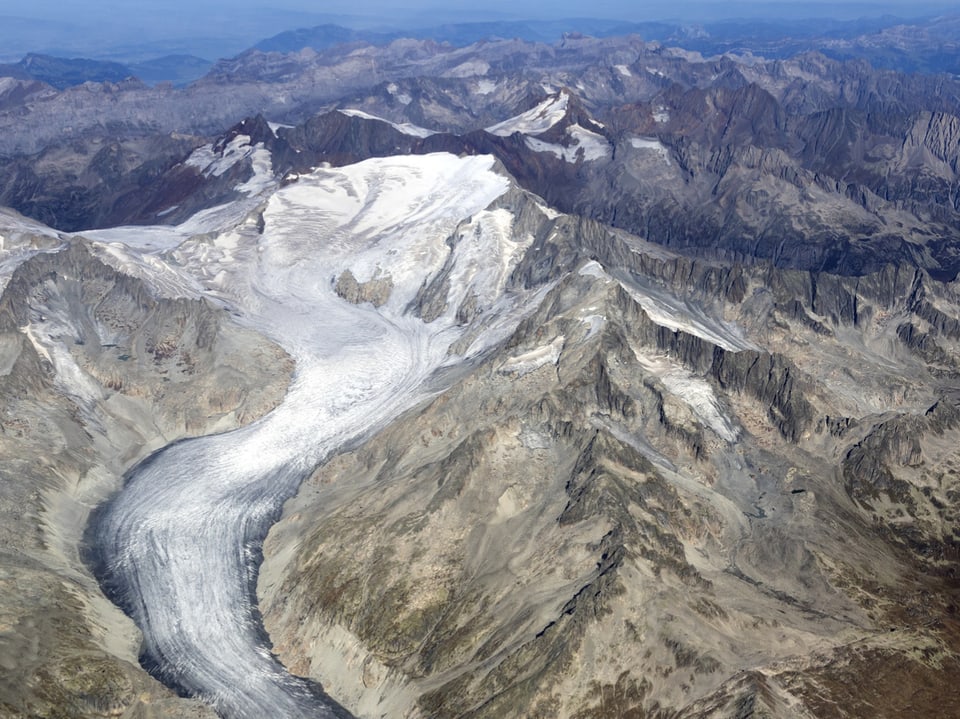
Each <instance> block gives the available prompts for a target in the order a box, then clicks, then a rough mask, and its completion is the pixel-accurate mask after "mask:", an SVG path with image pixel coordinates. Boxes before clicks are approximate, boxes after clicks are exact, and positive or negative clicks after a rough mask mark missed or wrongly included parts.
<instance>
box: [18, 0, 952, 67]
mask: <svg viewBox="0 0 960 719" xmlns="http://www.w3.org/2000/svg"><path fill="white" fill-rule="evenodd" d="M951 10H952V11H953V12H955V13H956V12H958V5H957V2H956V0H917V2H906V1H904V0H879V2H872V3H867V2H853V3H845V2H837V1H836V0H804V1H803V2H797V1H796V0H673V1H670V0H590V2H584V1H583V0H550V1H549V2H548V1H547V0H484V1H483V2H482V3H472V4H469V5H467V4H457V3H450V2H446V3H439V2H438V1H437V0H406V2H404V3H402V4H401V3H397V2H389V1H388V0H325V1H318V0H313V1H310V0H270V1H269V2H264V0H162V1H161V0H122V1H121V0H30V1H29V2H25V1H24V0H0V61H5V62H10V61H15V60H17V59H19V58H20V57H22V56H23V55H24V54H25V53H26V52H30V51H33V52H47V53H49V54H54V55H60V56H84V57H99V58H105V59H111V58H112V59H121V60H125V61H126V60H130V59H147V58H149V57H157V56H158V55H162V54H170V53H179V52H183V53H189V54H198V55H200V56H201V57H204V58H205V59H216V58H218V57H229V56H232V55H235V54H237V53H239V52H241V51H242V50H244V49H246V48H248V47H250V46H251V45H253V44H254V43H255V42H257V41H258V40H261V39H264V38H267V37H270V36H272V35H275V34H277V33H279V32H282V31H284V30H292V29H296V28H300V27H311V26H314V25H319V24H322V23H326V22H333V23H337V24H342V25H347V26H350V27H379V28H385V27H390V28H391V29H392V28H397V27H401V28H402V27H404V26H407V27H409V26H425V25H435V24H438V23H442V22H468V21H477V20H481V21H486V20H498V19H499V20H521V19H531V18H533V19H539V18H560V17H582V16H589V17H595V18H612V19H621V20H629V21H643V20H658V19H674V20H683V21H688V22H697V21H707V20H716V19H719V18H723V17H751V16H753V17H793V18H796V17H821V16H822V17H837V18H840V19H850V18H855V17H862V16H871V17H876V16H878V15H881V14H883V13H889V14H894V15H898V16H903V17H919V16H923V15H934V14H937V13H938V12H948V11H951ZM135 56H139V58H137V57H135Z"/></svg>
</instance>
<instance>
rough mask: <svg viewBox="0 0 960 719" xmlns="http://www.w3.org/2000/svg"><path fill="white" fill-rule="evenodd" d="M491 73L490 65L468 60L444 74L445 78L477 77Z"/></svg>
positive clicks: (481, 61) (480, 61)
mask: <svg viewBox="0 0 960 719" xmlns="http://www.w3.org/2000/svg"><path fill="white" fill-rule="evenodd" d="M488 72H490V64H489V63H487V62H484V61H483V60H468V61H467V62H464V63H461V64H459V65H457V66H456V67H454V68H453V69H451V70H447V71H446V72H445V73H444V77H461V78H462V77H476V76H477V75H486V74H487V73H488Z"/></svg>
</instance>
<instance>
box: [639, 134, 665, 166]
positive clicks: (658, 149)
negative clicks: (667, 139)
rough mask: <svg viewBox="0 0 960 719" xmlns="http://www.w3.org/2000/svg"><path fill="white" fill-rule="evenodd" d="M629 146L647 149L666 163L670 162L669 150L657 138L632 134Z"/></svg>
mask: <svg viewBox="0 0 960 719" xmlns="http://www.w3.org/2000/svg"><path fill="white" fill-rule="evenodd" d="M629 142H630V147H632V148H633V149H635V150H648V151H650V152H653V153H655V154H656V155H657V156H658V157H659V158H660V159H662V160H663V161H664V162H666V163H667V164H669V163H670V151H669V150H668V149H667V148H666V146H665V145H664V144H663V143H662V142H660V141H659V140H657V139H655V138H652V137H637V136H632V137H630V138H629Z"/></svg>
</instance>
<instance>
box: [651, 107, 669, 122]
mask: <svg viewBox="0 0 960 719" xmlns="http://www.w3.org/2000/svg"><path fill="white" fill-rule="evenodd" d="M653 121H654V122H658V123H660V124H663V123H664V122H670V113H669V112H667V108H665V107H658V108H657V109H656V110H654V111H653Z"/></svg>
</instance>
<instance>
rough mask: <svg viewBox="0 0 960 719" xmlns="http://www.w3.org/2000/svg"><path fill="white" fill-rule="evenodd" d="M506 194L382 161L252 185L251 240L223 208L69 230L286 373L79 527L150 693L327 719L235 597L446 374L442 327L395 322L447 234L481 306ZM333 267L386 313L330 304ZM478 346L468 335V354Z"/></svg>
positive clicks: (444, 169)
mask: <svg viewBox="0 0 960 719" xmlns="http://www.w3.org/2000/svg"><path fill="white" fill-rule="evenodd" d="M508 188H509V183H508V180H507V178H505V177H504V176H502V175H500V174H497V173H496V172H495V171H494V160H493V158H491V157H465V158H458V157H455V156H453V155H447V154H435V155H426V156H420V157H403V158H383V159H374V160H367V161H365V162H362V163H358V164H356V165H351V166H348V167H344V168H338V169H330V168H324V169H319V170H316V171H315V172H313V173H312V174H309V175H304V176H302V177H300V178H299V180H298V181H297V182H294V183H292V184H290V185H288V186H286V187H283V188H281V189H277V188H269V190H268V191H265V196H264V197H261V198H260V201H261V202H263V203H265V207H264V209H263V210H262V220H261V221H262V232H260V231H259V230H258V229H257V221H256V220H254V219H251V218H249V217H247V218H245V219H242V220H240V221H237V219H238V214H237V210H236V208H233V210H230V209H229V208H215V210H214V211H208V212H206V213H205V214H203V216H202V217H199V218H194V219H193V220H191V221H189V222H188V223H185V224H184V225H181V226H179V227H175V228H167V229H158V228H152V229H151V228H139V227H131V228H118V229H112V230H109V231H104V232H102V233H87V236H88V237H89V238H90V239H92V240H93V241H94V242H95V243H96V245H97V247H98V251H99V252H100V253H101V254H103V255H104V256H108V257H109V259H110V261H111V262H113V263H114V264H118V265H120V266H122V267H123V268H124V270H125V271H128V272H130V273H131V274H136V275H138V276H141V277H143V278H144V279H146V280H148V281H150V280H152V281H153V282H154V287H155V289H156V291H160V292H174V293H190V292H197V293H200V294H202V295H205V296H208V297H210V298H213V299H215V300H216V301H218V302H220V303H222V304H223V305H224V306H226V307H228V308H229V309H231V311H233V312H234V313H235V314H237V315H238V316H239V318H240V320H241V321H242V322H244V323H246V324H247V325H249V326H252V327H254V328H256V329H258V330H260V331H261V332H263V333H265V334H266V335H268V336H269V337H271V338H272V339H274V340H275V341H276V342H277V343H278V344H280V345H281V346H283V347H284V348H285V349H286V350H287V351H288V352H289V353H290V354H291V355H292V356H293V357H294V359H295V360H296V363H297V369H296V375H295V378H294V380H293V383H292V385H291V386H290V388H289V390H288V393H287V395H286V397H285V399H284V401H283V402H282V403H281V404H280V405H279V406H278V407H277V408H276V409H275V410H274V411H273V412H271V413H270V414H268V415H266V416H265V417H263V418H261V419H260V420H258V421H256V422H254V423H252V424H250V425H248V426H246V427H243V428H240V429H237V430H234V431H230V432H226V433H223V434H219V435H213V436H205V437H198V438H193V439H188V440H184V441H181V442H178V443H175V444H173V445H170V446H168V447H166V448H164V449H162V450H160V451H159V452H157V453H155V454H154V455H152V456H150V457H149V458H147V459H146V460H144V461H143V462H141V463H140V464H139V465H138V466H136V467H134V468H133V469H132V470H130V472H129V473H128V475H127V477H126V481H125V485H124V488H123V489H122V490H121V491H120V492H119V493H118V494H117V495H116V496H115V497H114V498H113V499H112V500H110V501H109V502H108V503H107V504H105V505H104V506H103V507H101V508H100V510H98V512H97V513H96V515H95V517H94V519H93V520H92V521H91V526H90V529H89V537H90V538H91V541H92V543H93V544H94V546H95V547H96V551H95V556H94V560H93V565H94V568H95V572H96V573H97V575H98V578H99V580H100V581H101V584H102V586H103V587H104V589H105V591H106V592H107V593H108V595H109V596H110V597H111V598H112V599H113V600H114V601H115V602H117V603H118V604H119V605H120V606H122V607H123V608H124V609H125V611H127V612H128V613H129V614H130V615H131V616H132V617H133V619H134V620H135V621H136V623H137V624H138V626H139V627H140V628H141V630H142V632H143V637H144V640H143V657H142V661H143V663H144V665H145V666H147V667H148V668H150V669H151V670H152V671H153V672H154V674H156V675H157V676H158V677H160V678H162V679H163V680H164V681H165V682H166V683H168V684H169V685H171V686H174V687H176V688H178V689H179V690H181V691H183V692H185V693H187V694H190V695H195V696H199V697H202V698H204V699H205V700H207V701H209V702H210V703H211V704H213V706H214V707H215V708H216V709H217V711H218V712H220V713H221V714H222V715H223V716H224V717H230V718H231V719H246V718H250V719H253V718H254V717H264V716H278V717H279V716H284V717H306V716H310V717H324V716H342V715H343V710H342V709H340V708H338V707H337V705H336V704H335V702H332V701H330V700H329V699H328V698H327V697H326V696H325V695H324V694H323V693H322V691H321V690H320V689H319V687H317V686H316V685H313V684H312V683H310V682H308V681H306V680H303V679H300V678H297V677H293V676H291V675H290V674H289V673H287V671H286V670H285V668H284V667H283V666H282V665H281V664H280V663H279V661H278V660H277V659H276V658H275V657H274V656H273V655H272V654H271V651H270V646H269V641H268V639H267V637H266V636H265V634H264V632H263V629H262V626H261V624H260V621H259V615H258V611H257V608H256V599H255V596H254V587H255V582H256V575H257V567H258V563H259V555H260V546H261V543H262V541H263V538H264V537H265V535H266V532H267V531H268V529H269V527H270V526H271V524H272V523H273V522H274V521H276V519H277V518H278V516H279V513H280V511H281V508H282V505H283V502H284V501H285V500H286V499H288V498H289V497H291V496H292V495H293V494H294V493H295V491H296V490H297V488H298V486H299V484H300V483H301V481H302V480H303V479H304V478H305V477H306V476H307V475H308V474H309V473H310V472H312V471H313V470H314V469H315V468H316V466H317V465H318V464H319V463H320V462H322V461H323V460H324V459H325V458H326V457H328V456H330V454H331V453H333V452H335V451H336V450H337V449H338V448H340V447H342V446H344V444H346V443H347V442H349V441H351V440H354V439H356V438H358V437H360V436H362V435H364V434H366V433H370V432H372V431H374V430H375V429H376V428H378V427H380V426H383V425H384V424H385V423H386V422H387V421H389V420H390V419H391V418H393V417H395V416H397V415H398V414H399V413H400V412H402V411H404V410H405V409H407V408H409V407H411V406H412V405H414V404H415V403H416V402H417V401H420V400H423V399H425V398H426V397H427V396H429V395H428V392H429V390H428V389H426V387H427V386H428V380H429V379H430V378H431V376H432V375H433V374H434V372H435V371H436V370H437V369H439V368H441V367H443V366H444V365H449V364H452V363H456V362H459V361H463V360H464V358H463V357H458V356H457V355H453V354H450V353H449V351H448V350H449V347H450V345H451V343H452V342H453V341H454V340H456V339H457V337H458V336H460V335H461V334H462V332H463V331H464V330H463V329H462V328H458V327H457V326H456V324H455V321H454V318H453V313H452V312H451V313H449V314H448V315H445V316H443V317H440V318H438V319H436V320H434V321H433V322H432V323H429V324H428V323H426V322H424V321H423V320H422V319H420V318H418V317H416V316H414V315H413V314H412V313H411V312H410V310H409V307H410V306H411V302H412V300H413V299H414V298H415V296H416V294H417V292H418V291H419V289H420V288H421V286H422V285H423V284H424V282H425V280H426V279H427V278H428V277H430V276H431V275H432V274H434V273H436V272H437V271H439V270H440V269H441V267H442V266H443V265H444V263H445V262H446V261H447V260H448V256H449V255H451V253H454V254H456V252H457V251H456V247H455V245H456V240H455V236H456V231H457V228H458V227H460V226H461V225H462V226H463V227H466V228H470V230H471V231H470V232H469V233H467V232H461V234H462V235H464V236H469V237H470V238H476V237H482V238H485V239H487V240H489V241H490V242H491V243H493V244H497V243H499V244H500V245H502V246H501V247H492V248H490V249H491V250H492V251H489V252H485V253H481V252H476V251H467V252H460V253H459V254H460V255H463V257H464V261H465V262H470V263H472V266H471V267H470V268H460V269H461V271H462V276H463V277H464V279H465V280H467V281H468V282H469V283H471V284H472V285H473V286H474V287H473V289H474V291H475V292H477V294H478V295H479V296H482V297H487V298H489V299H490V301H491V302H493V303H496V300H497V297H498V296H500V295H502V293H503V290H504V287H505V283H506V281H507V275H508V273H507V272H506V271H505V270H506V269H508V267H507V266H508V265H510V264H512V263H513V262H515V261H517V260H518V255H519V254H520V253H518V252H517V243H516V242H515V240H514V239H513V238H512V236H511V233H510V231H509V227H510V223H509V218H506V217H503V216H502V215H503V213H502V212H484V210H485V209H486V208H487V207H488V206H489V205H490V204H491V203H492V202H493V201H494V200H495V199H496V198H498V197H499V196H501V195H502V194H504V193H505V192H506V191H507V190H508ZM241 207H244V205H241ZM245 207H249V206H248V205H247V206H245ZM218 222H219V223H222V224H221V225H220V227H219V229H217V230H216V231H214V230H213V228H214V227H215V226H216V225H217V223H218ZM477 223H480V224H479V225H478V226H477V227H476V228H474V227H473V226H474V225H477ZM448 238H454V239H453V240H450V244H448ZM451 245H454V247H451ZM485 262H487V263H490V266H489V267H484V266H483V263H485ZM348 269H349V270H350V271H351V272H352V273H353V274H354V275H355V276H356V277H358V278H360V279H361V280H362V279H364V278H367V277H370V276H372V275H374V274H380V275H382V276H389V277H390V278H391V280H392V290H391V294H390V297H389V300H388V301H387V302H386V303H385V304H383V305H382V306H380V307H378V308H375V307H373V306H372V305H371V304H369V303H367V304H351V303H348V302H346V301H345V300H343V299H342V298H340V297H339V296H338V295H337V294H336V293H335V291H334V279H335V278H336V277H337V276H338V275H339V274H340V273H341V272H343V271H345V270H348ZM171 277H178V278H179V281H173V280H172V279H171ZM481 285H483V286H481ZM457 291H458V292H461V291H463V288H457ZM493 314H496V310H495V308H494V312H491V315H493ZM490 319H491V320H493V319H494V318H493V317H491V318H490ZM501 319H502V318H501ZM492 325H496V322H492ZM497 332H498V333H501V334H502V328H500V329H498V330H497ZM481 334H482V333H481ZM483 347H484V342H483V341H482V337H481V339H480V340H475V341H474V342H473V343H472V345H471V351H475V352H476V351H482V349H483Z"/></svg>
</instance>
